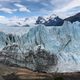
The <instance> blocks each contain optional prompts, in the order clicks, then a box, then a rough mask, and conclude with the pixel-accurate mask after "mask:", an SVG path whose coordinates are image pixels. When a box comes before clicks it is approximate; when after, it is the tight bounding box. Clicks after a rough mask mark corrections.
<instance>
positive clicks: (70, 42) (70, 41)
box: [51, 21, 80, 72]
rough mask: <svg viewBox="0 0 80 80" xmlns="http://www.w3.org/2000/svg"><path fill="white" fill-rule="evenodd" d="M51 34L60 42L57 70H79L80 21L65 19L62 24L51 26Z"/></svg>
mask: <svg viewBox="0 0 80 80" xmlns="http://www.w3.org/2000/svg"><path fill="white" fill-rule="evenodd" d="M52 30H53V34H55V35H56V36H57V40H58V41H59V42H60V43H61V45H60V49H59V51H58V53H57V54H56V55H57V56H58V65H57V67H56V68H57V69H56V70H57V71H59V72H70V71H79V70H80V68H79V66H80V43H79V41H80V34H79V33H80V32H79V30H80V23H79V22H75V23H73V24H71V23H70V22H67V21H65V22H64V24H63V26H60V27H57V28H53V29H51V31H52Z"/></svg>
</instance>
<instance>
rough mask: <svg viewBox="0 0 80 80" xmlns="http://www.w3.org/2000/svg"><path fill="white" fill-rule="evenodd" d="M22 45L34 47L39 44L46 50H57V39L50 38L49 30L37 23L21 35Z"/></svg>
mask: <svg viewBox="0 0 80 80" xmlns="http://www.w3.org/2000/svg"><path fill="white" fill-rule="evenodd" d="M22 39H23V42H24V45H27V47H28V46H29V48H30V47H33V48H34V47H36V46H38V45H41V46H42V47H43V48H45V49H46V50H49V51H52V52H55V53H56V52H57V49H58V48H59V45H60V44H59V41H57V40H56V36H55V38H52V35H50V33H49V31H48V30H47V28H46V27H45V26H44V25H38V26H36V27H34V28H31V29H30V30H29V32H28V33H27V34H24V35H23V36H22Z"/></svg>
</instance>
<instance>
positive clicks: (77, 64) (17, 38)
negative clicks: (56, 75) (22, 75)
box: [0, 21, 80, 72]
mask: <svg viewBox="0 0 80 80" xmlns="http://www.w3.org/2000/svg"><path fill="white" fill-rule="evenodd" d="M0 30H1V31H0V52H1V51H5V49H6V50H7V49H8V48H7V47H9V50H10V48H11V47H10V45H11V46H16V47H15V48H12V52H14V49H15V50H16V51H17V53H18V54H16V55H17V56H18V57H17V58H18V60H19V61H20V59H22V60H21V61H22V62H23V57H24V55H23V54H21V53H25V51H26V50H29V49H30V50H32V49H33V50H34V51H36V48H37V47H38V46H39V45H40V46H41V48H43V49H45V50H47V51H49V52H50V53H51V54H55V55H56V56H57V58H58V63H57V65H56V66H52V67H51V68H50V69H49V72H77V71H80V43H79V41H80V22H74V23H70V22H68V21H65V22H64V24H63V25H62V26H47V27H46V26H44V25H42V24H39V25H35V26H31V27H18V28H17V27H16V28H15V27H1V26H0ZM9 34H13V36H12V38H11V40H10V37H9ZM13 38H14V41H13ZM6 42H7V43H8V44H6ZM16 55H15V56H16ZM25 55H27V54H25ZM11 61H12V62H13V63H16V61H13V60H11ZM17 64H19V65H20V66H22V67H23V66H25V64H24V62H23V63H17ZM28 67H29V68H32V69H33V68H34V66H33V64H31V65H28Z"/></svg>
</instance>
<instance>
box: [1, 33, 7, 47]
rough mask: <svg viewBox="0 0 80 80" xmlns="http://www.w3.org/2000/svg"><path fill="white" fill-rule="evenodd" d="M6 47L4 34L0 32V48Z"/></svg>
mask: <svg viewBox="0 0 80 80" xmlns="http://www.w3.org/2000/svg"><path fill="white" fill-rule="evenodd" d="M5 46H6V34H5V33H4V32H0V48H4V47H5Z"/></svg>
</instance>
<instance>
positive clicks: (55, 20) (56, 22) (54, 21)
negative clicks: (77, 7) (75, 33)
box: [36, 13, 80, 26]
mask: <svg viewBox="0 0 80 80" xmlns="http://www.w3.org/2000/svg"><path fill="white" fill-rule="evenodd" d="M64 21H70V22H71V23H73V22H75V21H79V22H80V13H78V14H76V15H73V16H70V17H68V18H65V19H61V18H60V17H58V16H55V17H52V16H50V17H49V18H48V20H46V19H44V18H43V17H41V16H39V17H38V19H37V20H36V24H44V25H45V26H62V25H63V23H64Z"/></svg>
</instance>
